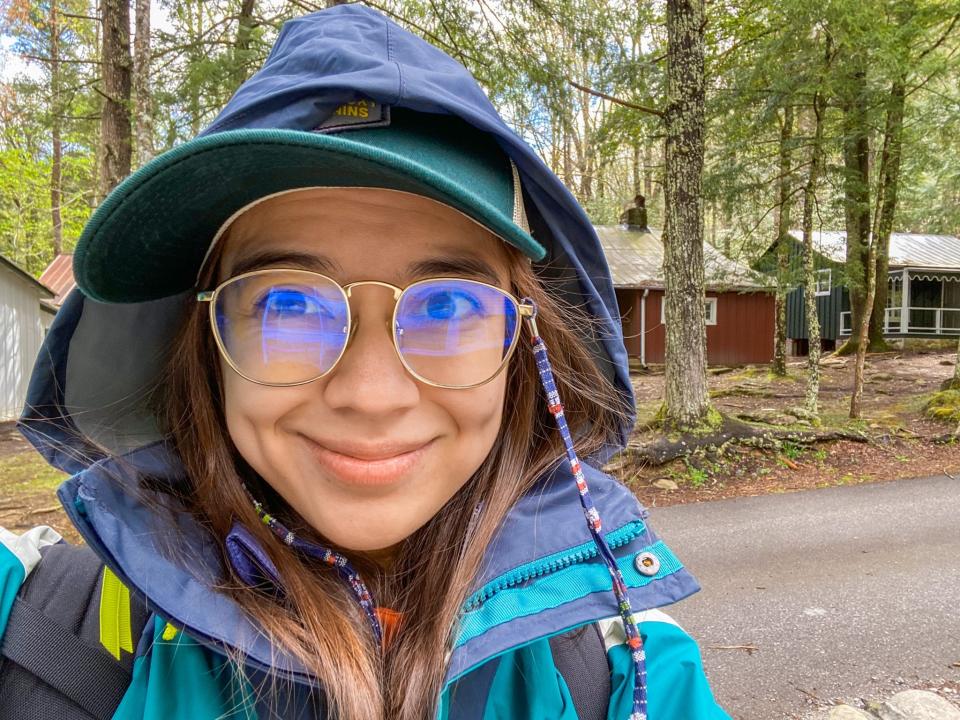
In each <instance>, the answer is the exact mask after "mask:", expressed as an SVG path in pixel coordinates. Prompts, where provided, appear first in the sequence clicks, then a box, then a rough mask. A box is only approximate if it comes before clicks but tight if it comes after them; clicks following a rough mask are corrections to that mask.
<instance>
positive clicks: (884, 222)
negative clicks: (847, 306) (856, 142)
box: [869, 77, 906, 351]
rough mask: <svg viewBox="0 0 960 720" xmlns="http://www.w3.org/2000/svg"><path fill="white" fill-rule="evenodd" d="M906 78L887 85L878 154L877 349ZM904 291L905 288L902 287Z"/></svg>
mask: <svg viewBox="0 0 960 720" xmlns="http://www.w3.org/2000/svg"><path fill="white" fill-rule="evenodd" d="M905 88H906V77H900V78H898V79H897V80H895V81H894V82H893V84H892V85H891V87H890V98H889V104H888V106H887V122H886V127H885V128H884V131H883V152H882V154H881V157H880V173H879V176H880V179H879V186H878V188H877V195H878V198H877V206H878V208H879V210H878V212H877V220H876V222H875V225H876V239H877V263H876V276H877V294H876V301H875V303H874V307H873V312H872V313H871V314H870V335H869V338H870V339H869V342H870V349H871V350H874V351H880V350H883V349H885V348H886V347H887V342H886V340H885V339H884V337H883V325H884V317H885V315H886V308H887V290H888V282H889V281H888V280H887V276H888V274H889V268H890V233H891V232H892V231H893V219H894V217H895V215H896V212H897V195H898V191H899V187H900V157H901V149H902V147H903V144H902V141H903V113H904V106H905V104H906V92H905ZM904 292H906V288H904Z"/></svg>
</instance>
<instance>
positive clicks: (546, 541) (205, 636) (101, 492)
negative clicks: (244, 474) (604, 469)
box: [58, 443, 697, 683]
mask: <svg viewBox="0 0 960 720" xmlns="http://www.w3.org/2000/svg"><path fill="white" fill-rule="evenodd" d="M567 474H568V472H567V471H565V470H564V469H563V468H562V467H561V468H558V469H557V470H555V471H554V473H553V474H552V475H551V476H550V477H548V478H544V480H543V481H542V482H540V483H539V484H538V485H537V486H536V488H535V489H534V490H533V491H532V492H530V493H529V494H528V495H526V496H525V497H524V498H522V499H521V500H520V502H519V503H517V505H516V506H515V507H514V508H513V509H512V510H511V512H510V513H509V514H508V516H507V518H506V519H505V521H504V523H503V525H502V527H501V530H500V531H499V532H498V534H497V536H496V538H495V539H494V541H493V542H492V543H491V545H490V546H489V548H488V549H487V553H486V559H485V561H484V564H483V569H482V571H481V572H480V573H479V575H478V576H477V578H476V580H475V582H474V588H473V590H474V593H473V600H474V602H473V603H472V605H471V608H470V610H469V611H468V612H467V614H466V618H467V619H466V622H465V623H464V626H463V628H462V629H461V637H460V640H459V641H458V643H457V646H456V648H455V650H454V653H453V656H452V657H451V660H450V669H449V672H448V679H450V680H453V679H455V678H456V677H459V676H461V675H462V674H463V673H465V672H466V671H469V670H470V669H471V668H474V667H476V666H478V665H480V664H482V663H483V662H485V661H486V660H488V659H490V658H492V657H495V656H496V655H499V654H500V653H502V652H504V651H505V650H508V649H510V648H511V647H516V646H518V645H522V644H525V643H526V642H530V641H532V640H535V639H537V638H540V637H546V636H549V635H553V634H556V633H558V632H561V631H563V630H566V629H568V628H569V627H572V626H575V625H579V624H583V623H587V622H590V621H593V620H596V619H599V618H602V617H608V616H610V615H614V614H616V612H617V607H616V603H615V600H614V597H613V594H612V593H611V592H610V591H609V578H607V579H606V583H607V587H606V589H605V590H604V591H603V592H589V587H588V585H589V583H588V582H587V580H588V578H592V580H590V582H596V579H597V568H598V565H597V564H596V563H591V562H590V558H589V552H586V551H585V548H589V547H590V546H592V545H593V541H592V539H591V537H590V534H589V532H588V531H587V528H586V525H585V523H584V521H583V514H582V511H581V510H580V508H579V506H578V504H577V498H576V486H575V484H574V483H573V481H572V479H571V478H569V477H558V475H567ZM141 477H148V478H149V479H150V481H151V485H153V486H156V484H158V483H160V484H163V483H169V484H175V483H179V482H182V479H183V467H182V464H181V462H180V460H179V458H178V457H177V455H176V453H175V452H174V451H172V450H171V449H170V448H169V446H167V445H166V444H164V443H155V444H152V445H149V446H147V447H144V448H141V449H138V450H136V451H134V452H132V453H129V454H127V455H125V456H122V457H116V458H110V459H105V460H102V461H100V462H98V463H96V464H94V465H93V466H91V467H90V468H88V469H86V470H84V471H82V472H80V473H78V474H77V475H74V476H73V477H71V478H70V479H68V480H67V481H65V482H64V483H63V485H61V487H60V489H59V490H58V495H59V497H60V500H61V502H62V503H63V505H64V507H65V508H66V510H67V513H68V515H69V516H70V518H71V520H72V521H73V523H74V524H75V525H76V527H77V529H78V530H79V531H80V533H81V535H83V537H84V539H85V540H86V542H87V543H88V544H89V545H90V546H91V547H92V548H93V549H94V550H95V551H96V552H97V553H98V555H100V557H101V558H102V559H103V560H104V562H105V563H106V564H107V565H108V566H109V567H110V568H111V570H113V572H115V573H116V574H117V576H118V577H119V578H120V579H121V580H122V581H123V582H124V583H125V584H127V585H128V586H129V587H130V588H131V589H133V590H135V591H136V592H138V593H139V594H141V595H142V596H144V597H145V598H146V600H147V602H148V604H149V605H150V607H151V609H152V610H154V611H155V612H157V613H158V614H159V615H160V616H162V617H163V618H165V619H166V620H167V621H169V622H171V623H173V624H174V625H176V626H178V627H182V628H183V629H184V630H185V631H186V632H188V633H189V634H190V635H191V636H192V637H194V638H195V639H197V640H198V641H199V642H201V643H203V644H206V645H208V646H210V647H212V648H214V649H215V650H218V651H223V650H224V648H225V647H233V648H237V649H239V650H241V651H243V652H244V654H245V655H246V656H247V657H248V662H249V663H250V664H251V665H252V666H253V667H256V668H260V669H264V668H267V667H273V668H275V669H277V670H279V671H281V672H283V673H290V674H292V675H293V676H294V677H296V678H298V679H299V680H301V681H303V682H307V683H310V680H309V679H308V678H307V675H306V673H305V671H304V668H303V666H302V665H301V664H300V663H299V662H298V661H297V660H296V659H295V658H293V657H292V656H290V655H289V654H287V653H284V652H282V651H280V650H279V649H277V648H275V647H272V646H271V644H270V643H269V642H268V641H267V640H266V638H265V637H264V636H263V634H262V633H261V632H260V631H259V630H258V629H257V628H256V627H255V626H254V625H253V623H252V622H251V621H250V619H249V618H247V617H246V615H245V614H244V613H243V611H242V610H241V609H240V608H239V606H237V605H236V604H235V603H234V602H233V601H232V600H231V599H230V598H229V597H227V596H226V595H224V594H221V593H218V592H216V591H215V590H213V589H211V588H212V587H213V586H215V585H216V583H217V582H218V581H219V580H220V579H222V578H223V577H224V568H223V566H222V563H221V560H220V553H219V550H218V548H217V544H216V542H215V540H214V538H213V537H212V536H211V535H210V534H209V532H208V531H207V530H205V529H204V528H202V527H201V526H200V525H199V524H198V523H197V521H196V520H195V519H193V517H192V516H190V515H189V514H188V513H186V512H184V511H183V510H182V509H179V508H177V507H174V506H171V505H170V500H169V496H167V495H165V494H163V493H152V492H151V494H150V495H149V496H148V497H149V499H150V500H151V501H152V502H147V503H145V502H144V501H143V500H142V499H141V498H140V497H138V496H137V494H135V493H134V492H132V490H131V488H133V487H135V486H136V483H137V481H138V478H141ZM588 479H589V483H590V487H591V492H592V494H593V495H594V500H595V502H596V504H597V506H598V507H599V508H600V510H601V514H602V516H603V517H604V521H605V522H606V523H607V525H606V528H607V531H608V532H609V531H617V530H618V529H620V528H627V529H628V530H630V532H631V540H630V542H627V543H625V544H624V545H623V546H622V547H619V548H618V549H617V550H616V551H615V552H617V554H619V555H621V556H622V557H623V558H624V560H625V562H629V559H630V557H631V556H632V555H633V554H636V553H637V552H638V551H640V550H641V549H643V548H651V547H656V548H661V549H658V550H657V552H660V553H661V557H662V558H663V564H664V572H663V573H662V574H661V576H659V577H653V578H647V579H646V580H647V582H643V583H642V585H638V584H636V583H635V587H633V588H632V589H631V602H632V603H634V609H635V610H636V611H640V610H643V609H646V608H649V607H656V606H659V605H664V604H667V603H670V602H674V601H676V600H679V599H681V598H683V597H685V596H687V595H689V594H691V593H692V592H695V591H696V590H697V585H696V582H695V581H694V580H693V578H692V577H690V576H689V574H688V573H687V572H686V570H684V569H683V568H682V567H681V566H680V565H679V562H677V561H676V560H675V558H673V556H672V554H670V553H669V550H666V549H665V548H662V543H660V544H658V540H657V538H656V536H655V535H653V533H652V532H651V531H650V530H649V528H646V526H645V525H644V524H643V521H644V518H645V515H646V513H645V511H644V509H643V508H642V507H641V506H640V505H639V503H638V502H637V501H636V499H635V498H634V497H633V496H632V494H631V493H630V492H629V491H628V490H627V489H626V488H624V487H623V486H622V485H621V484H620V483H618V482H616V481H615V480H613V479H612V478H610V477H609V476H607V475H604V474H602V473H600V472H599V471H596V470H590V472H589V476H588ZM147 492H150V491H147ZM178 538H179V539H178ZM563 558H567V560H566V561H562V559H563ZM561 568H563V572H565V573H567V577H565V578H564V579H563V582H562V583H560V584H559V585H562V587H563V588H564V589H562V590H559V592H560V595H557V592H558V588H557V587H553V588H550V589H546V590H544V592H546V593H547V594H548V595H549V596H550V597H549V598H548V599H547V600H546V602H545V603H544V605H543V607H538V608H533V610H534V611H531V608H529V607H524V608H517V607H515V606H514V605H512V604H511V602H510V597H509V594H510V592H511V589H510V588H511V586H512V585H516V584H517V583H518V582H522V583H523V585H524V588H525V590H529V587H530V585H529V582H530V580H531V578H534V579H536V578H544V577H545V576H546V575H548V574H549V573H551V572H553V571H554V570H558V569H561ZM518 571H519V573H520V574H519V575H518V574H517V573H518ZM528 576H529V577H528ZM575 577H578V578H580V582H575V581H574V578H575ZM628 583H629V578H628ZM554 585H558V584H557V583H554ZM545 586H546V583H545ZM580 586H583V587H584V588H585V590H584V592H582V593H579V594H578V593H577V592H574V593H573V594H569V595H565V593H568V592H569V589H570V588H576V587H580ZM598 589H599V588H598ZM527 596H528V597H529V596H530V593H529V592H527ZM478 598H480V600H479V601H478ZM491 608H492V610H491Z"/></svg>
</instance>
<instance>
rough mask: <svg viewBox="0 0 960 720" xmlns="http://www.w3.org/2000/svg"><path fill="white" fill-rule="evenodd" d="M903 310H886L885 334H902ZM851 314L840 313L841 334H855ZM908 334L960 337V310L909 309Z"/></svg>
mask: <svg viewBox="0 0 960 720" xmlns="http://www.w3.org/2000/svg"><path fill="white" fill-rule="evenodd" d="M901 319H902V312H901V308H898V307H896V308H886V312H885V313H884V318H883V334H884V335H899V334H902V332H903V328H902V324H901ZM852 322H853V321H852V318H851V313H850V312H849V311H845V312H841V313H840V334H841V335H849V334H850V333H851V332H853V329H852V327H851V324H852ZM906 330H907V334H908V335H910V334H913V333H915V334H917V335H960V308H925V307H911V308H907V328H906Z"/></svg>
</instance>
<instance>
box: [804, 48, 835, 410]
mask: <svg viewBox="0 0 960 720" xmlns="http://www.w3.org/2000/svg"><path fill="white" fill-rule="evenodd" d="M828 54H829V46H828ZM825 105H826V103H825V102H824V98H823V93H822V92H821V91H820V90H819V89H818V90H817V91H816V92H815V93H814V95H813V109H812V114H813V128H814V129H813V140H812V146H811V149H810V172H809V174H808V175H807V182H806V185H805V186H804V188H803V300H804V304H805V309H806V314H807V338H808V342H809V345H810V347H809V352H808V353H807V389H806V395H805V401H804V407H805V409H806V410H807V411H808V412H810V413H812V414H814V415H817V416H818V415H819V414H820V410H819V397H820V318H819V317H818V316H817V273H816V270H815V267H814V252H815V248H814V245H813V206H814V204H815V203H816V202H817V184H818V183H819V180H820V166H821V164H822V162H823V115H824V109H825Z"/></svg>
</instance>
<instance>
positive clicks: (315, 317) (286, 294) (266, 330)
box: [255, 287, 346, 362]
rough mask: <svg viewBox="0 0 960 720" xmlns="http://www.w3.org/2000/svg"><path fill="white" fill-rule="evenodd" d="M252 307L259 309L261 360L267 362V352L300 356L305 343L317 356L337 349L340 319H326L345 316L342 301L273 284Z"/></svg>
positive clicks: (274, 354)
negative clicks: (312, 348)
mask: <svg viewBox="0 0 960 720" xmlns="http://www.w3.org/2000/svg"><path fill="white" fill-rule="evenodd" d="M255 307H256V308H257V309H258V311H259V312H260V313H261V316H260V352H261V358H262V360H263V362H268V361H269V360H270V359H271V356H281V357H282V356H283V355H288V354H293V355H298V356H302V355H303V353H304V351H305V350H306V349H307V348H309V347H315V348H316V352H319V353H320V356H321V357H322V355H323V354H324V353H330V352H334V351H335V352H337V353H339V348H340V346H341V345H342V343H343V338H344V334H343V328H342V323H336V324H334V323H328V321H329V320H336V319H337V318H338V317H344V316H345V314H346V308H345V306H344V303H343V302H338V301H337V300H333V301H331V299H330V298H324V297H322V296H321V295H319V294H317V293H312V292H309V291H304V290H301V289H298V288H283V287H273V288H270V289H269V290H268V291H267V292H266V293H264V295H263V297H261V298H260V299H259V300H258V301H257V302H256V303H255ZM321 357H318V358H316V359H317V360H320V359H321ZM277 359H279V358H277Z"/></svg>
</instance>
